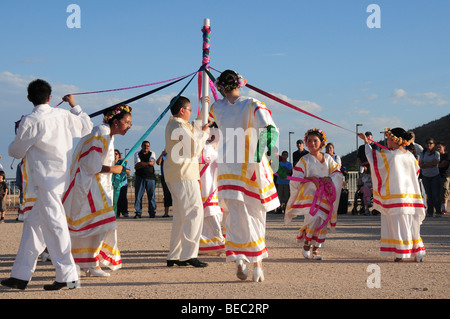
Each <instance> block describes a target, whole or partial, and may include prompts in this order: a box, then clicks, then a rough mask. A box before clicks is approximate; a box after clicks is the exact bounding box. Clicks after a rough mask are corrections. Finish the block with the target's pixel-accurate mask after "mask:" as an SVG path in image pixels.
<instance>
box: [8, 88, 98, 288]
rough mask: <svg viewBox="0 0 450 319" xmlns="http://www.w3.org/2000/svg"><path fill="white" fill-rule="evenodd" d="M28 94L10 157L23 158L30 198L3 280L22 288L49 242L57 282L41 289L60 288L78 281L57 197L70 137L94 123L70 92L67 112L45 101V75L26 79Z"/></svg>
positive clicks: (63, 181)
mask: <svg viewBox="0 0 450 319" xmlns="http://www.w3.org/2000/svg"><path fill="white" fill-rule="evenodd" d="M28 99H29V100H30V102H32V103H33V105H34V109H33V112H32V113H31V114H30V115H28V116H26V117H24V118H23V119H22V120H21V121H20V125H19V127H18V130H17V135H16V138H15V139H14V141H13V142H12V143H11V145H10V146H9V150H8V151H9V155H10V156H12V157H14V158H18V159H21V158H23V160H24V163H27V164H26V165H27V167H26V171H24V174H26V178H27V185H26V187H27V196H28V197H29V198H33V201H32V202H31V201H30V203H32V204H33V205H32V206H33V207H32V209H31V210H30V211H29V212H28V215H27V216H26V218H25V220H24V224H23V233H22V239H21V242H20V247H19V251H18V252H17V256H16V260H15V262H14V266H13V268H12V271H11V278H9V279H6V280H3V281H2V285H4V286H8V287H11V288H19V289H25V288H26V286H27V283H28V281H30V280H31V277H32V275H33V273H34V270H35V268H36V262H37V259H38V257H39V255H40V254H41V253H42V252H43V251H44V249H45V247H47V248H48V251H49V252H50V255H51V260H52V263H53V265H54V266H55V269H56V281H55V282H54V283H53V284H52V285H45V286H44V289H46V290H58V289H61V288H62V287H66V286H67V283H68V282H70V283H72V282H74V281H78V274H77V270H76V266H75V263H74V261H73V257H72V255H71V253H70V249H71V243H70V235H69V231H68V229H67V221H66V215H65V213H64V207H63V205H62V203H61V197H62V194H63V192H64V189H65V187H66V183H67V180H68V177H69V174H68V167H69V165H70V162H71V158H70V157H71V154H72V145H73V138H80V137H82V136H84V135H86V134H88V133H89V132H90V131H91V130H92V126H93V125H92V122H91V119H90V118H89V116H88V115H87V114H86V113H83V112H82V111H81V108H80V107H79V106H78V105H75V103H74V98H73V96H72V95H69V96H65V97H64V100H65V101H67V102H69V104H70V106H71V107H72V109H71V110H70V112H69V111H67V110H63V109H60V108H53V107H51V106H50V105H48V103H49V102H50V99H51V86H50V85H49V84H48V83H47V82H45V81H43V80H35V81H33V82H31V83H30V84H29V86H28ZM30 207H31V205H30ZM70 287H73V285H70Z"/></svg>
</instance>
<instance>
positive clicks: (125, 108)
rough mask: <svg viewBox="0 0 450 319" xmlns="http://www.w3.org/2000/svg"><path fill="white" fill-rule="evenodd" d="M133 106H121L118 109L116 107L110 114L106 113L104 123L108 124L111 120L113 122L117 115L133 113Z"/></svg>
mask: <svg viewBox="0 0 450 319" xmlns="http://www.w3.org/2000/svg"><path fill="white" fill-rule="evenodd" d="M131 110H132V108H131V106H128V105H125V104H123V105H120V106H118V107H116V108H115V109H113V110H110V111H108V112H106V114H105V116H104V117H103V123H105V124H106V123H108V121H109V120H111V119H112V118H113V117H114V116H116V115H117V114H120V113H122V112H127V113H131Z"/></svg>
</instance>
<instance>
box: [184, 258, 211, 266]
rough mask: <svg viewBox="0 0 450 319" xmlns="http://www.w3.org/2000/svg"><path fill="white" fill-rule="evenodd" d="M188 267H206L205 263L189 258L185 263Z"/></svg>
mask: <svg viewBox="0 0 450 319" xmlns="http://www.w3.org/2000/svg"><path fill="white" fill-rule="evenodd" d="M185 262H186V263H187V264H188V265H191V266H194V267H206V266H208V264H207V263H204V262H202V261H200V260H198V259H197V258H191V259H188V260H186V261H185Z"/></svg>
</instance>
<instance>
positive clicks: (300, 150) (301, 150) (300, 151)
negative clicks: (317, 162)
mask: <svg viewBox="0 0 450 319" xmlns="http://www.w3.org/2000/svg"><path fill="white" fill-rule="evenodd" d="M308 153H309V152H308V151H307V150H305V142H303V140H297V150H296V151H295V152H294V153H292V167H295V165H297V162H298V161H299V160H300V158H301V157H302V156H304V155H306V154H308Z"/></svg>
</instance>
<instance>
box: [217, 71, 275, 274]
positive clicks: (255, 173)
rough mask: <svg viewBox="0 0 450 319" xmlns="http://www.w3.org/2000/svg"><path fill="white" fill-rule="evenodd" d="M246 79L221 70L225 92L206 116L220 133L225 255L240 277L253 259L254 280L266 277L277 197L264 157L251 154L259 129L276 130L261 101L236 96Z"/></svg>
mask: <svg viewBox="0 0 450 319" xmlns="http://www.w3.org/2000/svg"><path fill="white" fill-rule="evenodd" d="M245 84H246V81H245V80H244V79H243V78H242V77H241V76H239V75H238V74H237V73H236V72H234V71H231V70H227V71H224V72H223V73H222V74H221V75H220V77H219V78H218V79H217V81H216V83H215V85H216V87H217V88H218V89H219V90H220V91H222V93H223V94H224V95H225V98H223V99H222V100H219V101H216V102H215V103H214V104H213V105H212V106H211V109H210V119H211V120H212V121H214V122H215V123H216V124H217V126H218V128H219V130H220V132H221V133H222V136H221V137H220V139H221V144H222V147H223V148H222V150H219V154H221V155H223V156H224V158H223V159H221V160H220V161H219V165H218V177H217V181H218V196H219V204H220V206H221V207H222V208H223V210H224V220H225V229H226V241H225V250H226V256H227V257H226V258H227V261H234V262H236V274H237V277H238V278H239V279H241V280H245V279H246V278H247V275H248V268H247V266H246V264H245V263H246V262H247V263H253V264H254V272H253V280H254V281H256V282H258V281H263V280H264V273H263V270H262V260H263V259H264V258H267V256H268V254H267V248H266V244H265V230H266V212H268V211H271V210H274V209H275V208H277V207H278V206H280V201H279V200H278V196H277V191H276V188H275V184H274V183H273V175H272V174H273V172H272V169H271V168H270V166H269V162H268V160H267V157H266V156H265V155H263V156H262V158H261V159H260V160H259V161H255V160H254V155H255V151H256V149H257V144H258V137H259V133H260V131H263V130H266V132H268V131H270V132H272V133H274V132H277V129H276V128H275V123H274V122H273V120H272V116H271V113H270V111H269V110H268V109H267V108H266V106H265V105H264V104H263V103H261V102H259V101H257V100H255V99H253V98H248V97H242V96H240V93H239V89H240V88H242V87H243V86H245ZM236 136H237V140H238V141H237V142H235V139H236ZM272 141H273V139H272ZM269 142H270V141H269ZM268 144H270V143H268Z"/></svg>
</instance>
